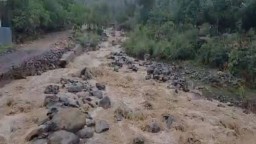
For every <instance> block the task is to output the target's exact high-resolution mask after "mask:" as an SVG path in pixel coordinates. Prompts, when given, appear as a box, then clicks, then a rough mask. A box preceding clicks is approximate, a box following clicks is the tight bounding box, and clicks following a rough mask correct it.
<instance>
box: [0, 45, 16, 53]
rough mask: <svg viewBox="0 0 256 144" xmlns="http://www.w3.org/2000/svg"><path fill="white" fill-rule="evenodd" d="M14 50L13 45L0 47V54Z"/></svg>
mask: <svg viewBox="0 0 256 144" xmlns="http://www.w3.org/2000/svg"><path fill="white" fill-rule="evenodd" d="M12 49H14V45H0V54H1V53H4V52H6V51H8V50H12Z"/></svg>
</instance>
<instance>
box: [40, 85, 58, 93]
mask: <svg viewBox="0 0 256 144" xmlns="http://www.w3.org/2000/svg"><path fill="white" fill-rule="evenodd" d="M59 91H60V87H59V86H57V85H49V86H47V87H46V88H45V90H44V93H45V94H57V93H59Z"/></svg>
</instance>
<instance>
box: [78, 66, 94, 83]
mask: <svg viewBox="0 0 256 144" xmlns="http://www.w3.org/2000/svg"><path fill="white" fill-rule="evenodd" d="M80 76H81V77H82V78H83V79H84V80H89V79H92V73H91V72H90V71H89V69H88V68H84V69H83V70H82V71H81V73H80Z"/></svg>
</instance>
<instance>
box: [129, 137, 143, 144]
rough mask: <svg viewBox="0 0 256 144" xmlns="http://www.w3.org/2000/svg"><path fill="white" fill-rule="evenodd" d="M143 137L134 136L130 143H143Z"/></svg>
mask: <svg viewBox="0 0 256 144" xmlns="http://www.w3.org/2000/svg"><path fill="white" fill-rule="evenodd" d="M144 143H145V138H144V137H142V136H138V137H135V138H134V139H133V141H132V144H144Z"/></svg>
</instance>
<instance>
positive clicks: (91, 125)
mask: <svg viewBox="0 0 256 144" xmlns="http://www.w3.org/2000/svg"><path fill="white" fill-rule="evenodd" d="M86 126H87V127H93V126H95V121H94V120H92V119H86Z"/></svg>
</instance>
